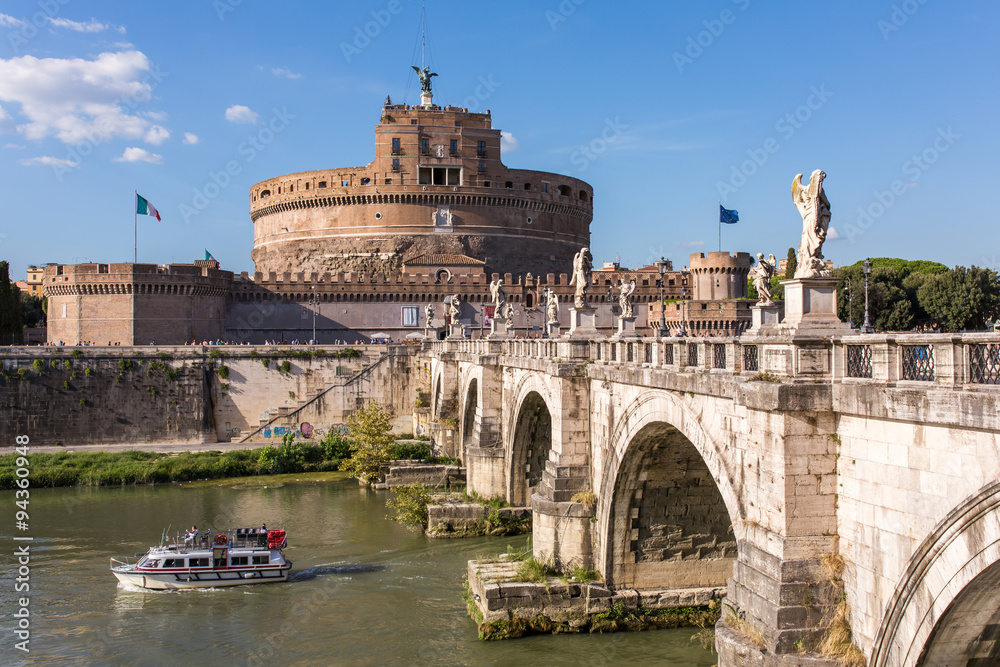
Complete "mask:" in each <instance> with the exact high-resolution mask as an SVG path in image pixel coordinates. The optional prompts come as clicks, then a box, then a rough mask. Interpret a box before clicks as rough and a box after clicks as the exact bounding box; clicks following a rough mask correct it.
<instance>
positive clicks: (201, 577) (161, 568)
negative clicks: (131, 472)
mask: <svg viewBox="0 0 1000 667" xmlns="http://www.w3.org/2000/svg"><path fill="white" fill-rule="evenodd" d="M286 544H287V540H286V538H285V531H283V530H266V529H263V528H237V529H234V530H227V531H224V532H216V531H214V530H208V531H204V530H203V531H198V532H196V533H195V534H194V535H186V536H185V537H184V538H183V539H180V538H178V539H175V540H173V541H172V542H169V543H167V544H161V545H160V546H155V547H150V549H149V551H148V552H146V553H145V554H143V555H142V556H141V557H140V558H139V560H138V562H136V563H130V562H128V559H126V560H125V561H121V560H118V559H115V558H112V559H111V572H112V573H113V574H114V575H115V576H116V577H118V580H119V581H121V582H123V583H126V584H133V585H135V586H141V587H142V588H150V589H157V590H163V589H174V588H215V587H218V586H240V585H242V584H264V583H272V582H277V581H287V580H288V571H289V570H291V569H292V563H291V561H289V560H286V559H285V554H283V553H282V551H281V550H282V549H284V548H285V546H286ZM136 555H137V556H139V554H136Z"/></svg>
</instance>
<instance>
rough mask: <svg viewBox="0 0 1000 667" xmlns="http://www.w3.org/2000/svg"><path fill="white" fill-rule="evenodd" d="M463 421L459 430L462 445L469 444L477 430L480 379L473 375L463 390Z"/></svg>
mask: <svg viewBox="0 0 1000 667" xmlns="http://www.w3.org/2000/svg"><path fill="white" fill-rule="evenodd" d="M462 397H463V398H462V403H463V405H462V423H461V430H460V431H459V433H460V436H461V438H462V446H463V447H464V446H465V445H467V444H469V442H470V441H471V440H472V435H473V433H474V432H475V430H476V412H477V411H478V409H479V379H478V378H476V377H472V378H470V379H469V381H468V383H467V386H466V388H465V390H464V391H463V392H462Z"/></svg>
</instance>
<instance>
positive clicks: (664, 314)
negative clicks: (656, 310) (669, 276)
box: [653, 256, 667, 336]
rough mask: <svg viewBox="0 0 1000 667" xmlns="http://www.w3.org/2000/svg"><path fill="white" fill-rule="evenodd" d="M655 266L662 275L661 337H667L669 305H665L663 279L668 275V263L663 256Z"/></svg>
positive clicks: (659, 281) (660, 284)
mask: <svg viewBox="0 0 1000 667" xmlns="http://www.w3.org/2000/svg"><path fill="white" fill-rule="evenodd" d="M653 264H654V265H656V270H657V271H658V272H659V273H660V279H659V280H658V281H657V285H659V286H660V336H665V335H666V333H665V332H666V330H667V305H666V304H665V303H663V280H664V278H663V277H664V276H665V275H666V273H667V261H666V260H665V259H663V257H662V256H661V257H660V259H658V260H656V261H655V262H653Z"/></svg>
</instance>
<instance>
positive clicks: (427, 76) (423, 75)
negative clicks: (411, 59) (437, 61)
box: [410, 65, 437, 93]
mask: <svg viewBox="0 0 1000 667" xmlns="http://www.w3.org/2000/svg"><path fill="white" fill-rule="evenodd" d="M410 67H412V68H413V71H414V72H416V73H417V76H418V77H420V90H421V91H422V92H425V93H430V92H431V77H432V76H437V72H432V71H431V68H430V67H424V68H423V69H422V70H421V69H420V68H419V67H417V66H416V65H410Z"/></svg>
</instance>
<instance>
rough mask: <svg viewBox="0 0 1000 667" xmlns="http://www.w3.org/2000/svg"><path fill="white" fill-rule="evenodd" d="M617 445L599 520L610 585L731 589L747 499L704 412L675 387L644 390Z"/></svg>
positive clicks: (617, 432) (620, 425)
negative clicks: (694, 504) (702, 417)
mask: <svg viewBox="0 0 1000 667" xmlns="http://www.w3.org/2000/svg"><path fill="white" fill-rule="evenodd" d="M609 444H610V447H609V450H608V457H607V459H606V460H605V462H604V465H603V467H602V468H603V470H602V475H601V492H600V493H599V498H600V501H599V505H598V526H597V531H598V535H597V539H598V542H599V544H598V545H597V546H598V551H597V565H598V567H599V569H600V570H601V571H602V573H603V574H604V576H605V580H606V581H607V582H608V584H609V585H610V586H612V587H613V588H637V589H654V588H682V587H709V586H719V587H721V586H724V585H725V583H726V580H727V579H728V578H729V577H730V576H731V575H732V566H733V563H734V561H735V559H736V556H737V545H738V540H739V539H741V538H742V533H743V523H742V512H741V511H740V507H741V505H740V501H739V497H738V493H737V491H736V489H735V488H734V487H733V485H732V483H731V480H730V477H729V474H728V472H727V470H726V468H725V467H724V466H723V465H722V464H721V463H720V462H721V461H722V458H721V452H720V451H719V448H718V446H717V444H716V443H715V442H714V441H713V440H712V439H711V438H710V437H709V435H708V433H707V432H706V430H705V428H704V426H703V425H702V424H701V422H700V420H699V418H698V416H697V415H696V414H695V413H694V412H692V411H691V410H690V409H689V408H688V407H687V406H685V405H684V403H683V402H682V400H681V399H680V398H678V397H676V396H674V395H673V394H671V393H669V392H665V391H649V392H643V393H642V394H640V395H639V396H638V397H637V398H636V399H635V400H634V401H633V402H632V403H631V404H630V405H629V406H628V408H627V409H626V410H625V412H624V413H623V415H622V416H621V418H620V419H619V420H618V421H617V422H616V424H615V425H614V426H613V428H612V435H611V441H610V443H609ZM691 497H696V498H697V499H698V500H697V501H696V502H697V507H692V506H691V503H690V500H689V499H690V498H691ZM692 556H694V557H695V558H696V560H695V559H692Z"/></svg>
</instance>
